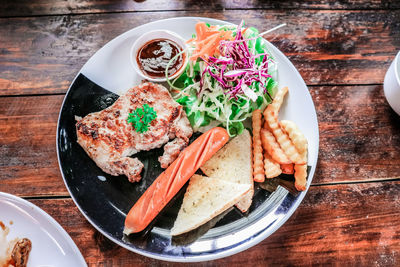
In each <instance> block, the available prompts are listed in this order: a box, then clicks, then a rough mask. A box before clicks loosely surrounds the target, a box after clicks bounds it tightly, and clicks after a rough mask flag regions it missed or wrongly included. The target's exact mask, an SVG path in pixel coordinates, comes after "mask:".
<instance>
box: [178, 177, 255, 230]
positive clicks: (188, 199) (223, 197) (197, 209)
mask: <svg viewBox="0 0 400 267" xmlns="http://www.w3.org/2000/svg"><path fill="white" fill-rule="evenodd" d="M250 189H251V186H250V185H248V184H238V183H231V182H228V181H225V180H221V179H217V178H213V177H205V176H201V175H197V174H195V175H193V176H192V178H190V181H189V186H188V188H187V190H186V193H185V196H184V198H183V203H182V205H181V208H180V210H179V213H178V216H177V218H176V220H175V223H174V226H173V227H172V229H171V235H172V236H176V235H180V234H183V233H187V232H189V231H191V230H193V229H195V228H197V227H199V226H201V225H203V224H204V223H206V222H208V221H209V220H211V219H212V218H214V217H215V216H218V215H219V214H221V213H222V212H224V211H225V210H227V209H229V208H230V207H232V206H233V205H235V203H237V202H238V201H239V200H240V199H241V198H242V197H243V196H244V195H245V194H246V193H247V192H249V190H250Z"/></svg>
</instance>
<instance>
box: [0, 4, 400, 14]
mask: <svg viewBox="0 0 400 267" xmlns="http://www.w3.org/2000/svg"><path fill="white" fill-rule="evenodd" d="M205 6H206V7H207V9H209V10H224V9H298V8H301V9H363V10H365V9H393V8H400V3H399V2H396V1H381V0H374V1H363V0H354V1H336V0H322V1H317V0H305V1H300V0H296V1H279V0H272V1H256V0H246V1H238V0H223V1H205V0H200V1H199V0H198V1H193V0H192V1H170V0H147V1H132V0H125V1H114V0H103V1H89V0H73V1H62V0H57V1H52V0H42V1H37V2H36V1H35V2H32V1H28V0H17V1H7V2H5V3H2V8H1V9H0V17H10V16H32V15H34V16H37V15H49V14H52V15H61V14H82V13H101V12H129V11H155V10H160V11H167V10H204V7H205Z"/></svg>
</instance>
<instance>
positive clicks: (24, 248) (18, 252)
mask: <svg viewBox="0 0 400 267" xmlns="http://www.w3.org/2000/svg"><path fill="white" fill-rule="evenodd" d="M31 249H32V242H31V241H30V240H29V239H28V238H22V239H20V240H18V242H17V243H15V245H14V248H13V251H12V253H11V258H12V260H13V261H14V263H15V267H25V266H26V265H27V264H28V259H29V253H30V252H31Z"/></svg>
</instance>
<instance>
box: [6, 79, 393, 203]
mask: <svg viewBox="0 0 400 267" xmlns="http://www.w3.org/2000/svg"><path fill="white" fill-rule="evenodd" d="M310 93H311V95H312V97H313V100H314V103H315V105H316V111H317V114H318V122H319V130H320V148H319V161H318V165H317V169H316V173H315V176H314V180H313V184H326V183H344V182H345V183H347V182H351V181H368V180H372V181H375V180H387V179H400V150H399V149H398V148H399V147H400V118H399V117H398V116H397V115H396V114H395V113H394V111H392V110H391V108H390V107H389V105H388V104H387V102H386V100H385V98H384V96H383V88H382V86H381V85H373V86H313V87H311V88H310ZM63 98H64V96H63V95H48V96H25V97H0V159H1V160H0V162H1V165H0V173H1V174H2V175H1V177H0V181H1V183H0V191H3V190H4V188H6V189H7V190H6V191H10V192H14V194H17V195H20V196H41V195H43V196H49V195H67V194H68V193H67V190H66V188H65V186H64V183H63V181H62V178H61V174H60V171H59V168H58V162H57V154H56V138H55V133H56V128H57V120H58V112H59V109H60V107H61V104H62V100H63ZM339 102H340V104H339ZM29 181H35V183H33V184H32V183H31V182H29Z"/></svg>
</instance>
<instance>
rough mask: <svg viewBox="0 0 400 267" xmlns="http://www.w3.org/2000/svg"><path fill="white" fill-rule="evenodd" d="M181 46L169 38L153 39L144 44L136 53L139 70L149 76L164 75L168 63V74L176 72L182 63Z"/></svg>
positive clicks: (183, 57)
mask: <svg viewBox="0 0 400 267" xmlns="http://www.w3.org/2000/svg"><path fill="white" fill-rule="evenodd" d="M181 51H183V48H182V47H180V46H179V45H178V44H177V43H176V42H174V41H172V40H169V39H155V40H151V41H149V42H147V43H146V44H144V45H143V46H142V47H141V48H140V49H139V51H138V53H137V55H136V59H135V60H136V62H137V64H138V66H139V68H140V70H141V71H142V72H143V73H144V74H145V75H147V76H149V77H151V78H160V77H164V76H165V71H166V70H167V65H168V76H172V75H174V74H175V73H177V72H178V71H179V70H180V69H181V68H182V67H183V65H184V62H185V54H184V53H181Z"/></svg>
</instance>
